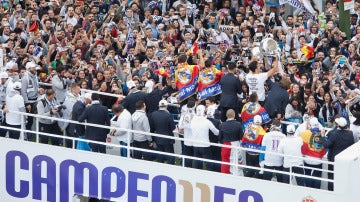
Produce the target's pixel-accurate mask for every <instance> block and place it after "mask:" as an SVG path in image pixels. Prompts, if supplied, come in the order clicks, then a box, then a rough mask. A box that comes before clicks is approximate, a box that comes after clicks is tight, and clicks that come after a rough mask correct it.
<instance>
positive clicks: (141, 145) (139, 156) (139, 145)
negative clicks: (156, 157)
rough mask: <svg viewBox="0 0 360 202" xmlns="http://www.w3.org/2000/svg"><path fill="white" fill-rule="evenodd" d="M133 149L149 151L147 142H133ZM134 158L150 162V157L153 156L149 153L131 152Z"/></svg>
mask: <svg viewBox="0 0 360 202" xmlns="http://www.w3.org/2000/svg"><path fill="white" fill-rule="evenodd" d="M133 147H136V148H140V149H149V150H150V149H151V148H150V147H149V142H148V141H135V140H134V142H133ZM133 155H134V158H136V159H144V160H151V156H153V155H152V154H151V153H148V152H143V151H139V150H133Z"/></svg>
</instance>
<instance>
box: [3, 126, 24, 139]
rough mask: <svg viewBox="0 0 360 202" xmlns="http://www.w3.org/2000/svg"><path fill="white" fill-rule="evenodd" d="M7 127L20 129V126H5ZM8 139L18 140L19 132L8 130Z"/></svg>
mask: <svg viewBox="0 0 360 202" xmlns="http://www.w3.org/2000/svg"><path fill="white" fill-rule="evenodd" d="M6 126H7V127H11V128H19V129H20V128H21V125H10V124H6ZM9 138H11V139H16V140H18V139H19V138H20V131H19V130H9Z"/></svg>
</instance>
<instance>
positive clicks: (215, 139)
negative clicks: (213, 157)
mask: <svg viewBox="0 0 360 202" xmlns="http://www.w3.org/2000/svg"><path fill="white" fill-rule="evenodd" d="M208 120H209V121H211V123H212V124H214V126H215V128H217V129H219V127H220V123H221V122H220V120H219V119H215V118H208ZM209 139H210V142H212V143H219V137H218V136H217V135H214V133H213V132H212V131H211V130H209Z"/></svg>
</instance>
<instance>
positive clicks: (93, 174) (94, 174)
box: [60, 160, 98, 202]
mask: <svg viewBox="0 0 360 202" xmlns="http://www.w3.org/2000/svg"><path fill="white" fill-rule="evenodd" d="M70 166H72V167H74V169H75V174H74V175H75V176H74V189H75V190H74V192H75V193H76V194H79V195H83V192H84V187H83V186H84V170H85V169H87V170H89V196H91V197H95V198H97V197H98V171H97V169H96V167H95V166H94V165H93V164H91V163H87V162H82V163H78V162H76V161H74V160H65V161H63V162H61V164H60V201H62V202H63V201H64V202H67V201H69V168H70Z"/></svg>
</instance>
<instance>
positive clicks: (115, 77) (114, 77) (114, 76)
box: [111, 74, 119, 82]
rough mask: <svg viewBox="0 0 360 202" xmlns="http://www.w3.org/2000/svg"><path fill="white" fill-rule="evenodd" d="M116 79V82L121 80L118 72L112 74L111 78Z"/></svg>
mask: <svg viewBox="0 0 360 202" xmlns="http://www.w3.org/2000/svg"><path fill="white" fill-rule="evenodd" d="M112 79H114V81H115V82H118V81H119V78H118V76H117V75H116V74H114V75H112V76H111V80H112Z"/></svg>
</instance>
